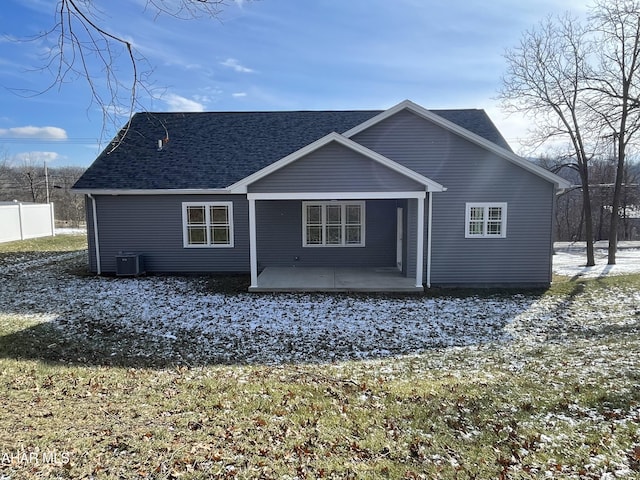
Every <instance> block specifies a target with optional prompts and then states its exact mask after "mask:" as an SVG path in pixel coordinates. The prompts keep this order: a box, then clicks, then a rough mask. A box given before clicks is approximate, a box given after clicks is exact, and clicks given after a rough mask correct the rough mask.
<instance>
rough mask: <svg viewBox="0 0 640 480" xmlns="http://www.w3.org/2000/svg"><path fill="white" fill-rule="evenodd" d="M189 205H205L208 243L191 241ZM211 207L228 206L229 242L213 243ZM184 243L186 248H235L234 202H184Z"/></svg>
mask: <svg viewBox="0 0 640 480" xmlns="http://www.w3.org/2000/svg"><path fill="white" fill-rule="evenodd" d="M187 207H205V216H206V217H205V218H206V220H205V223H206V227H207V228H206V231H207V243H206V244H202V245H195V244H190V243H189V230H188V228H187V223H188V222H187V219H188V215H187ZM209 207H227V215H228V218H229V243H225V244H220V243H219V244H214V243H211V238H209V237H210V235H211V230H210V227H211V220H210V218H209V215H210V208H209ZM182 244H183V247H184V248H233V244H234V234H233V202H182Z"/></svg>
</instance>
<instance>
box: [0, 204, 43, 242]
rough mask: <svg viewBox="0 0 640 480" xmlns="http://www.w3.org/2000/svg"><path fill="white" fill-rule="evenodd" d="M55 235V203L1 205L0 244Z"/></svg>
mask: <svg viewBox="0 0 640 480" xmlns="http://www.w3.org/2000/svg"><path fill="white" fill-rule="evenodd" d="M53 235H55V224H54V215H53V203H19V202H13V203H4V204H2V203H0V243H3V242H13V241H14V240H25V239H27V238H37V237H47V236H53Z"/></svg>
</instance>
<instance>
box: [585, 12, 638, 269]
mask: <svg viewBox="0 0 640 480" xmlns="http://www.w3.org/2000/svg"><path fill="white" fill-rule="evenodd" d="M592 25H593V29H594V31H595V32H596V34H597V36H598V38H599V49H598V62H597V66H596V68H595V71H594V72H592V73H591V75H590V76H589V88H590V101H589V105H590V107H591V108H592V111H593V113H594V117H595V120H596V121H598V122H599V123H601V124H602V125H604V126H605V127H606V129H607V130H608V131H609V132H610V134H609V138H610V139H611V140H612V141H613V144H614V145H615V151H616V157H617V165H616V176H615V183H614V190H613V199H612V203H611V223H610V227H609V252H608V263H609V265H614V264H615V263H616V250H617V243H618V223H619V217H620V206H621V200H622V195H623V189H624V187H623V181H624V176H625V163H626V157H627V154H628V150H629V147H630V145H631V142H632V140H633V138H634V137H635V135H636V134H637V132H638V130H640V1H638V0H607V1H605V0H599V1H597V2H596V4H595V8H594V10H593V17H592Z"/></svg>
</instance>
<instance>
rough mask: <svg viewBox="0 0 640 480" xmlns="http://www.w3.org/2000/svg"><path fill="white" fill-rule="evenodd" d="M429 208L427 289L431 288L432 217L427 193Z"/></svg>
mask: <svg viewBox="0 0 640 480" xmlns="http://www.w3.org/2000/svg"><path fill="white" fill-rule="evenodd" d="M427 199H428V201H429V207H428V210H427V288H431V225H432V224H433V222H432V221H431V217H432V215H433V206H432V202H433V192H428V193H427Z"/></svg>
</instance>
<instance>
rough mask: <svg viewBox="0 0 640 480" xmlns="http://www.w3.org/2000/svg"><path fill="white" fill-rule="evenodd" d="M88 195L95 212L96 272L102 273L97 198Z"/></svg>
mask: <svg viewBox="0 0 640 480" xmlns="http://www.w3.org/2000/svg"><path fill="white" fill-rule="evenodd" d="M87 197H89V198H90V199H91V206H92V209H91V211H92V213H93V215H92V216H93V244H94V245H95V251H96V272H97V274H98V275H101V274H102V268H101V265H100V242H99V241H98V212H97V209H96V199H95V198H94V197H93V195H91V194H90V193H89V194H87Z"/></svg>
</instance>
